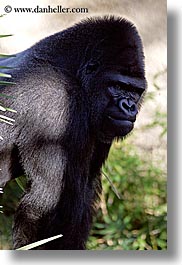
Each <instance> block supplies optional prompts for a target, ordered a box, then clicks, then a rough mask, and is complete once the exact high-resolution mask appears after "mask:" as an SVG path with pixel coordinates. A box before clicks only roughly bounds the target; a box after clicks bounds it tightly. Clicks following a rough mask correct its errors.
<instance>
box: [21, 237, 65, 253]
mask: <svg viewBox="0 0 182 265" xmlns="http://www.w3.org/2000/svg"><path fill="white" fill-rule="evenodd" d="M62 236H63V235H58V236H53V237H50V238H47V239H43V240H40V241H37V242H35V243H32V244H29V245H26V246H23V247H21V248H18V249H16V250H29V249H32V248H36V247H38V246H41V245H43V244H45V243H48V242H50V241H52V240H55V239H58V238H60V237H62Z"/></svg>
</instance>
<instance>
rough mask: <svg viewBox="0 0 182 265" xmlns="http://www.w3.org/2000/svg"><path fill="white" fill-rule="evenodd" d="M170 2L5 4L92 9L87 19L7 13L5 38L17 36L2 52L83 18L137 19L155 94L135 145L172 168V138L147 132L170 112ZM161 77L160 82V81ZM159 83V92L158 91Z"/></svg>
mask: <svg viewBox="0 0 182 265" xmlns="http://www.w3.org/2000/svg"><path fill="white" fill-rule="evenodd" d="M166 2H167V1H166V0H135V1H134V0H112V1H108V0H100V1H99V0H92V1H87V0H72V1H66V0H62V1H61V4H60V1H57V0H53V1H51V0H39V1H35V0H31V1H30V0H28V1H22V0H17V1H16V3H15V1H13V0H1V4H0V14H3V13H4V10H3V9H4V7H5V6H6V5H11V6H12V7H36V6H37V4H38V5H39V6H40V7H47V6H48V5H50V6H51V7H56V6H57V5H61V6H62V7H71V8H73V7H86V8H88V13H87V14H41V13H38V14H29V13H18V14H17V13H14V12H11V13H9V14H7V15H6V16H5V17H4V18H1V21H0V34H9V33H11V34H13V35H14V36H13V37H10V38H5V39H3V40H1V41H0V51H1V52H2V53H3V52H4V53H9V54H11V53H16V52H19V51H21V50H24V49H26V48H28V47H30V46H31V45H32V44H34V43H35V42H37V41H38V40H40V39H41V38H43V37H45V36H48V35H50V34H53V33H55V32H58V31H60V30H62V29H64V28H66V27H68V26H70V25H72V24H73V23H75V22H78V21H80V20H81V19H82V18H85V17H88V16H95V15H105V14H114V15H119V16H123V17H125V18H127V19H129V20H131V21H132V22H133V23H134V24H135V25H136V26H137V28H138V30H139V32H140V34H141V36H142V39H143V44H144V52H145V58H146V59H145V61H146V77H147V80H148V92H149V93H151V92H153V93H154V95H153V96H154V99H153V100H146V102H144V106H143V108H142V111H141V113H140V114H139V115H140V116H139V118H138V121H137V124H136V131H135V132H134V136H133V137H132V138H131V141H133V142H134V141H135V145H137V147H138V149H139V151H141V152H142V153H143V152H144V153H146V154H147V155H149V156H150V157H151V159H152V160H153V161H155V162H156V163H160V164H161V166H162V167H163V168H164V169H165V168H166V139H165V138H164V137H163V138H161V137H160V133H161V128H160V127H158V128H156V127H155V129H152V128H151V129H150V130H149V129H148V130H145V129H144V127H145V126H146V125H148V124H150V123H151V122H152V121H153V119H154V114H155V112H156V111H157V110H158V111H160V112H162V113H166V105H167V92H166V91H167V74H166V69H167V11H166ZM156 75H157V78H155V77H156ZM154 83H155V84H156V85H157V87H159V89H156V86H155V85H154Z"/></svg>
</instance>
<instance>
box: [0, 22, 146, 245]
mask: <svg viewBox="0 0 182 265" xmlns="http://www.w3.org/2000/svg"><path fill="white" fill-rule="evenodd" d="M0 65H5V66H11V67H13V69H12V70H8V72H9V73H10V74H12V77H13V80H12V81H15V82H16V85H12V86H4V87H3V86H1V87H0V89H1V91H0V92H1V93H3V94H6V95H11V96H13V98H3V99H1V101H3V102H2V103H3V105H4V106H8V107H11V108H12V109H15V110H16V111H17V114H9V116H10V117H12V118H14V119H15V123H14V125H13V126H10V125H6V124H3V123H2V124H1V126H0V135H2V136H3V137H4V140H3V141H0V168H1V169H2V170H1V171H0V186H1V187H2V186H4V185H5V184H6V182H7V181H9V180H10V179H12V178H15V177H17V176H19V175H20V174H22V172H24V173H25V174H26V176H27V178H28V186H27V190H26V193H25V195H24V196H23V198H22V200H21V202H20V204H19V207H18V209H17V211H16V214H15V221H14V228H13V241H14V248H18V247H21V246H24V245H26V244H29V243H32V242H34V241H38V240H41V239H44V238H48V237H51V236H54V235H57V234H63V237H62V238H61V239H57V240H55V241H53V242H51V243H48V244H45V245H44V246H42V247H40V249H85V242H86V240H87V237H88V234H89V230H90V226H91V223H92V216H93V215H94V211H95V209H96V204H97V201H98V197H99V196H98V195H99V194H100V192H101V177H100V169H101V166H102V164H103V163H104V161H105V160H106V158H107V156H108V152H109V149H110V146H111V143H112V140H113V139H114V138H118V137H119V138H123V137H124V136H125V135H127V134H128V133H129V132H130V131H131V130H132V128H133V123H134V121H135V118H136V114H137V109H138V108H139V105H140V102H141V98H142V97H143V94H144V93H143V92H144V90H145V87H146V81H145V77H144V60H143V50H142V43H141V39H140V37H139V35H138V33H137V30H136V28H135V27H134V26H133V25H132V24H131V23H130V22H128V21H126V20H124V19H121V18H114V17H104V18H94V19H87V20H85V21H83V22H81V23H79V24H77V25H75V26H73V27H71V28H68V29H66V30H64V31H62V32H59V33H57V34H55V35H52V36H50V37H47V38H46V39H43V40H41V41H40V42H38V43H37V44H35V45H34V46H33V47H31V48H30V49H28V50H26V51H24V52H21V53H19V54H17V55H16V57H15V58H9V59H5V60H1V61H0ZM6 72H7V70H6ZM125 77H126V78H125ZM125 79H126V80H125ZM130 79H131V80H130ZM120 80H125V81H124V84H125V85H124V86H125V87H124V88H122V86H121V88H120V85H119V88H118V84H117V83H118V82H119V81H120ZM135 84H136V87H137V88H136V87H135ZM138 84H139V85H138ZM140 86H141V87H140ZM134 98H135V99H134ZM113 116H114V118H113ZM118 119H119V121H118Z"/></svg>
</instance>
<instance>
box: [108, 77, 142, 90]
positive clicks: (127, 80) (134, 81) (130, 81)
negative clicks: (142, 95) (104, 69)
mask: <svg viewBox="0 0 182 265" xmlns="http://www.w3.org/2000/svg"><path fill="white" fill-rule="evenodd" d="M105 77H106V79H107V81H112V82H121V83H124V84H126V85H131V86H133V87H136V88H137V87H138V88H140V89H143V90H145V88H146V80H145V79H143V78H138V77H131V76H127V75H122V74H119V73H106V75H105Z"/></svg>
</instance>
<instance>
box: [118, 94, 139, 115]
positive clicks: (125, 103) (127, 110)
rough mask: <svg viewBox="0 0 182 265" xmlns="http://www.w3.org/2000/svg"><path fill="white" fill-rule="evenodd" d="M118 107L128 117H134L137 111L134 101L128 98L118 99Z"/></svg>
mask: <svg viewBox="0 0 182 265" xmlns="http://www.w3.org/2000/svg"><path fill="white" fill-rule="evenodd" d="M119 108H120V110H121V111H122V112H123V113H124V114H126V115H127V116H129V117H134V116H136V115H137V113H138V110H137V105H136V103H135V102H133V100H131V99H128V98H122V99H120V101H119Z"/></svg>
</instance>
